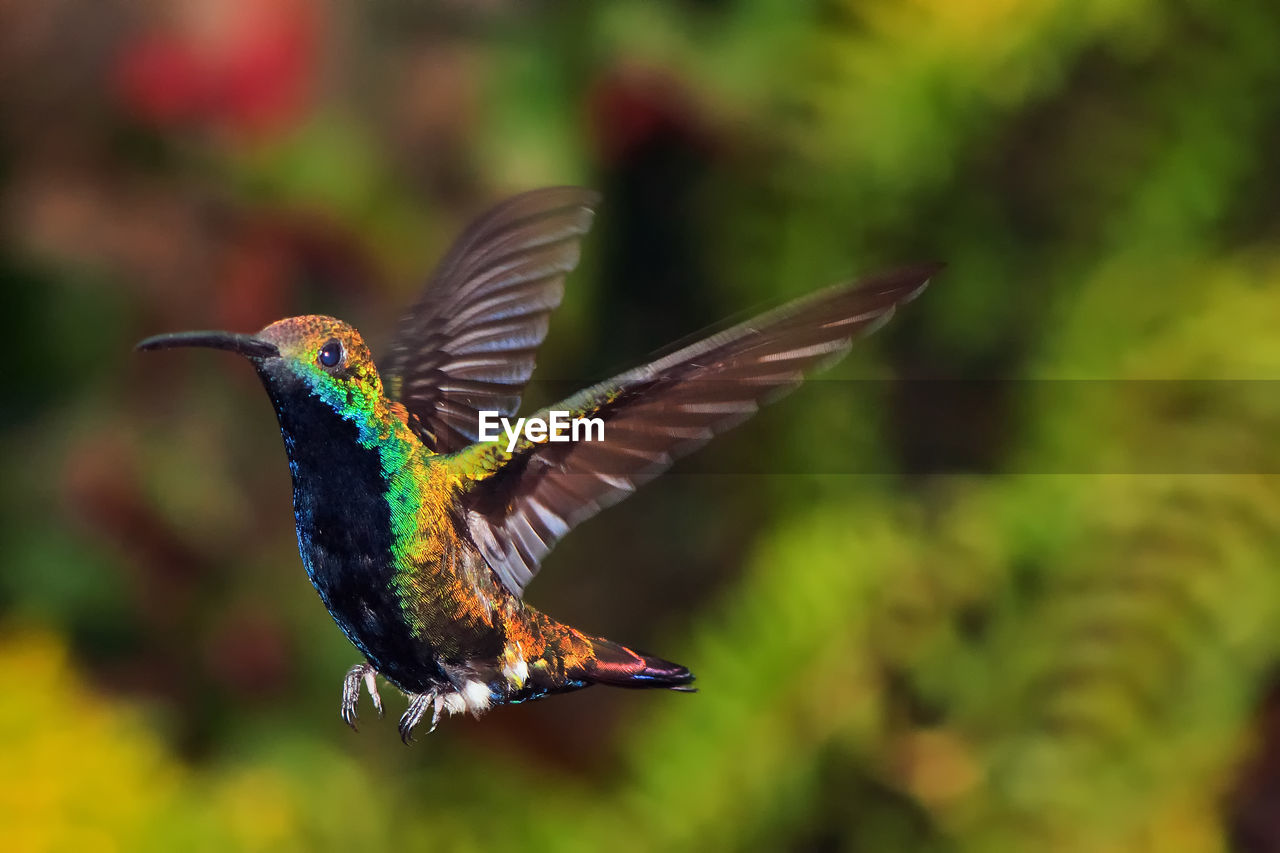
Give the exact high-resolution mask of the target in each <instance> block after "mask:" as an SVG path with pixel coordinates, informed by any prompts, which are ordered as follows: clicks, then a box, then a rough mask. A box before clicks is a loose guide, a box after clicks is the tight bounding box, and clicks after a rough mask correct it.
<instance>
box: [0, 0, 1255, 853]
mask: <svg viewBox="0 0 1280 853" xmlns="http://www.w3.org/2000/svg"><path fill="white" fill-rule="evenodd" d="M473 5H474V6H476V7H479V8H473ZM147 8H150V7H147ZM175 8H178V9H179V11H174V10H173V9H169V10H166V11H158V10H157V9H154V8H151V9H150V11H144V10H143V7H141V6H138V5H136V4H128V3H125V2H123V0H119V2H114V3H103V4H98V5H95V7H94V8H93V10H92V11H91V10H89V9H88V8H86V7H84V6H83V4H75V3H55V4H34V3H28V4H10V6H9V7H6V9H5V10H4V11H3V12H2V13H0V15H2V16H3V17H4V18H7V19H8V20H7V21H6V22H5V23H6V24H7V25H8V26H7V27H6V30H7V31H9V32H14V33H21V34H24V35H22V36H21V37H20V38H19V37H15V38H13V39H11V40H9V41H8V42H7V43H6V44H5V45H4V46H3V47H0V68H2V69H3V71H4V72H5V75H6V76H5V79H6V80H8V81H10V82H9V85H7V87H6V90H7V91H6V93H5V94H4V95H3V96H2V97H0V163H2V165H3V169H0V197H2V198H3V200H4V210H5V218H4V225H5V229H6V238H7V239H6V243H5V247H4V248H3V250H2V254H0V265H2V267H3V270H4V276H5V282H6V283H5V298H6V307H7V309H8V310H6V311H4V312H0V323H3V329H4V333H5V335H4V337H5V340H6V341H8V342H9V346H8V348H7V351H8V353H9V355H10V360H9V375H10V376H11V377H12V379H11V382H10V386H9V387H10V392H9V394H8V395H7V397H6V404H5V406H4V407H3V410H2V412H0V427H2V428H3V430H4V436H3V443H2V445H0V463H2V464H3V469H4V471H5V473H6V477H5V485H4V489H3V491H2V492H0V507H3V514H2V516H0V545H2V546H3V548H2V549H0V553H3V555H4V556H3V558H0V559H2V560H3V562H2V566H3V570H2V571H0V620H2V621H0V625H3V633H2V634H0V682H2V683H4V684H5V685H7V687H8V689H7V690H6V691H5V692H4V694H3V696H0V720H3V723H4V724H3V726H0V732H3V734H0V826H3V827H4V829H3V835H4V836H5V838H6V848H7V849H15V850H63V849H90V848H93V849H129V850H132V849H151V848H154V849H165V850H168V849H174V848H175V847H178V846H181V847H184V848H192V849H206V848H207V849H228V848H231V849H273V850H279V849H317V848H320V849H329V848H340V847H348V848H350V847H356V848H362V847H391V846H393V845H394V846H398V847H404V846H406V845H410V846H422V847H430V848H431V849H447V850H454V849H456V850H472V849H484V850H492V849H553V850H575V849H577V850H584V851H586V850H599V849H602V848H606V847H607V848H609V849H611V850H618V851H621V850H632V849H634V850H655V849H662V850H680V849H689V850H701V849H726V850H730V849H753V850H777V849H804V850H809V849H815V850H826V849H850V850H876V851H880V850H984V851H985V850H995V851H1000V850H1028V849H1046V850H1064V851H1065V850H1088V851H1109V850H1116V851H1119V850H1151V851H1162V853H1164V851H1184V850H1185V851H1210V850H1224V849H1236V850H1249V851H1252V850H1270V849H1276V848H1277V847H1278V846H1280V810H1277V808H1276V803H1280V681H1278V680H1277V678H1276V672H1277V668H1276V664H1277V661H1280V632H1278V631H1277V630H1276V629H1275V626H1276V625H1278V624H1280V574H1278V573H1277V570H1276V566H1277V565H1278V564H1280V537H1278V536H1277V530H1280V482H1278V481H1277V479H1276V476H1275V472H1277V471H1280V451H1277V450H1276V449H1275V443H1274V442H1273V441H1272V437H1273V435H1274V432H1275V424H1276V423H1277V422H1280V418H1278V416H1280V395H1275V394H1273V393H1272V391H1273V388H1274V386H1273V384H1272V380H1274V378H1275V377H1276V376H1277V375H1278V374H1280V338H1277V336H1276V335H1275V329H1276V328H1277V327H1280V299H1278V298H1277V296H1276V289H1275V288H1276V286H1277V284H1280V255H1277V251H1276V248H1275V247H1276V245H1277V237H1280V215H1278V214H1280V208H1278V207H1277V201H1276V200H1277V198H1280V193H1278V192H1277V191H1278V190H1280V168H1278V167H1277V160H1276V157H1275V150H1276V139H1277V133H1278V132H1280V96H1278V95H1277V92H1280V7H1278V6H1277V5H1276V4H1275V3H1274V2H1273V0H1237V2H1234V3H1231V4H1217V3H1210V2H1207V0H1174V2H1166V3H1155V2H1149V0H1146V1H1145V2H1144V0H1085V1H1084V2H1081V1H1080V0H1075V2H1066V1H1065V0H975V2H966V3H954V2H924V0H918V1H917V2H899V1H898V0H893V1H891V0H822V1H821V2H817V0H815V2H804V3H777V2H764V0H719V2H706V1H705V0H704V2H694V0H686V2H662V3H660V2H654V0H616V2H611V3H609V4H589V3H586V2H567V0H566V2H547V3H539V4H532V5H531V6H528V5H527V4H516V3H508V2H504V1H503V0H498V1H497V2H492V3H486V4H465V3H453V2H440V3H409V2H398V1H397V0H376V2H371V3H366V4H360V5H358V6H345V5H340V4H336V3H326V2H320V0H315V2H310V0H272V2H269V3H260V4H253V3H250V2H248V1H247V0H241V2H236V3H222V4H218V3H211V2H190V3H187V4H185V5H184V4H177V6H176V7H175ZM219 10H220V11H219ZM264 10H265V11H264ZM545 183H586V184H591V185H594V186H597V187H599V188H600V189H602V190H604V192H605V195H606V204H605V206H604V207H603V209H602V211H601V213H600V217H599V219H598V226H597V230H596V232H595V234H594V235H593V236H592V238H591V239H590V240H589V241H588V246H587V254H586V256H585V258H584V262H583V265H582V268H581V269H580V271H579V273H578V274H577V275H575V276H574V278H573V279H571V282H570V287H569V292H568V294H567V296H566V303H565V305H564V307H563V308H562V309H561V310H560V311H559V312H558V313H557V315H556V317H555V320H554V323H553V328H552V332H551V335H550V338H549V340H548V342H547V345H546V347H545V348H544V353H543V354H542V357H541V359H540V364H539V374H538V378H539V379H540V380H544V381H548V382H554V383H559V382H560V381H562V380H563V381H564V382H565V383H568V384H585V383H586V382H587V381H590V380H593V379H596V378H599V377H600V376H602V375H606V374H607V372H608V371H609V370H610V369H612V368H617V367H621V366H624V365H625V364H626V363H627V362H634V361H636V360H637V359H639V358H640V357H641V356H642V355H643V353H644V352H645V351H647V350H648V349H651V348H653V347H655V346H657V345H660V344H663V343H666V342H667V341H669V340H672V339H675V338H676V337H679V336H681V335H683V334H686V333H688V332H690V331H691V330H692V329H695V328H698V327H700V326H702V325H705V324H707V323H709V322H712V321H714V320H717V319H719V318H721V317H723V316H726V315H729V314H731V313H734V312H738V311H740V310H741V309H743V308H745V307H747V306H750V305H754V304H757V303H759V302H761V301H766V300H774V299H778V298H782V297H786V296H792V295H796V294H799V293H802V292H805V291H808V290H811V289H813V288H815V287H817V286H820V285H823V284H826V283H828V282H829V281H832V280H835V279H838V278H840V277H842V276H846V275H848V274H849V273H851V272H853V271H858V270H861V271H870V270H873V269H877V268H881V267H885V266H889V265H892V264H896V263H905V262H911V261H915V260H922V259H931V258H941V259H945V260H946V261H948V262H949V264H950V266H949V269H948V271H947V273H946V275H945V276H944V277H943V278H942V279H940V280H939V281H938V283H937V285H936V286H935V287H933V288H932V289H931V290H930V291H929V292H928V293H927V294H926V295H925V296H924V297H923V298H922V299H920V300H919V301H918V302H917V303H915V304H913V305H912V306H911V307H910V308H909V309H908V310H906V311H904V312H903V314H902V316H901V317H900V318H898V319H897V320H895V322H894V323H893V324H892V325H891V326H890V327H889V328H887V329H886V330H885V331H884V332H882V333H881V334H880V335H878V336H877V337H876V338H875V339H872V340H871V341H868V342H866V345H864V346H861V347H860V348H859V350H858V351H857V353H856V354H855V355H854V356H853V357H852V358H851V359H850V361H849V362H848V363H846V364H844V365H842V366H840V367H839V368H837V369H836V370H835V371H833V372H832V373H831V374H829V375H828V376H827V378H826V379H824V380H819V382H828V380H832V381H831V382H830V384H827V385H825V387H823V388H821V389H820V390H818V391H815V390H813V389H804V390H801V391H799V392H797V393H796V394H795V395H794V396H792V397H791V398H789V399H788V400H787V401H785V402H783V403H781V404H780V405H779V407H778V408H776V409H774V410H771V411H770V412H769V413H766V414H765V415H762V416H761V417H760V418H759V419H757V420H756V421H754V422H752V423H751V424H749V425H747V426H745V427H743V428H741V429H740V430H738V431H737V432H736V433H735V434H734V435H732V436H728V437H726V438H725V439H724V440H723V441H721V442H719V443H718V444H717V446H715V447H713V448H710V449H709V450H708V451H707V452H706V454H705V455H704V456H703V457H699V458H700V459H701V460H703V461H698V460H691V465H690V466H687V467H683V468H678V469H677V472H676V473H673V474H672V475H669V476H668V477H666V478H664V479H663V480H662V481H661V482H659V483H656V484H654V485H652V486H650V487H648V488H647V489H646V490H645V491H644V492H642V493H641V494H640V495H637V496H636V497H634V498H632V499H631V500H629V501H628V502H627V503H626V504H624V505H623V506H622V507H620V508H618V509H615V510H613V511H611V512H609V513H606V514H605V515H603V516H601V517H600V518H599V519H598V520H594V521H592V522H591V523H590V524H588V525H586V526H585V527H584V528H583V529H582V530H580V531H577V532H576V533H575V535H574V536H573V537H571V539H570V540H569V541H568V542H566V543H565V544H564V545H563V546H562V547H561V548H560V549H559V550H558V551H557V553H556V554H555V555H553V557H552V558H551V559H550V561H549V566H548V571H547V572H546V573H545V575H544V576H542V577H540V578H539V579H538V582H537V584H536V585H535V586H534V587H533V589H532V590H531V598H532V600H533V601H535V602H536V603H537V604H538V605H539V606H541V607H544V608H546V609H548V610H550V611H551V612H553V613H555V614H556V615H557V616H560V617H562V618H564V619H566V620H567V621H569V622H572V623H574V624H578V625H581V626H582V627H583V628H584V629H587V630H590V631H593V632H598V633H601V634H606V635H608V636H613V637H616V638H617V639H619V640H622V641H626V642H629V643H636V644H638V645H640V646H641V647H645V648H651V649H653V650H654V651H656V652H659V653H661V654H663V655H664V656H667V657H670V658H672V659H675V660H679V661H681V662H683V663H687V664H688V665H689V666H690V667H691V668H692V669H693V670H694V671H695V672H696V674H697V675H698V678H699V686H700V687H701V693H699V694H698V695H697V696H695V697H680V696H667V695H658V696H655V695H647V694H646V695H641V694H631V693H623V692H609V691H605V690H603V689H601V690H592V691H585V692H583V693H581V694H576V695H573V696H569V697H561V698H555V699H552V700H548V701H546V702H542V703H536V704H534V705H530V706H527V707H519V708H511V709H503V710H500V711H497V712H495V713H493V714H490V715H489V716H487V717H486V718H485V719H484V720H483V721H480V722H471V721H459V720H453V721H450V723H449V724H448V725H446V726H444V727H443V728H442V730H441V731H440V732H438V733H436V734H434V735H432V736H430V737H427V738H425V739H423V741H422V742H421V743H419V744H418V745H417V746H415V747H414V748H413V749H408V750H406V749H403V748H402V747H401V746H400V744H399V741H398V740H397V739H396V738H395V736H394V730H393V727H392V726H391V724H390V722H389V721H375V720H373V719H366V720H365V722H364V725H363V726H362V731H361V734H360V736H359V737H356V736H354V735H351V734H350V733H349V732H348V731H346V730H345V728H344V727H342V726H341V724H340V722H339V721H338V718H337V714H336V713H335V712H336V705H337V697H338V685H339V679H340V676H341V674H342V673H343V672H344V671H345V668H346V667H347V666H349V665H350V664H351V663H353V662H354V661H355V655H356V653H355V652H354V650H353V649H351V648H350V647H349V646H347V645H346V643H345V640H343V638H342V636H341V635H340V633H339V632H338V631H337V630H335V629H334V627H333V625H332V624H331V623H330V622H329V619H328V617H327V615H326V614H325V613H324V611H323V608H322V607H321V606H320V605H319V603H318V602H317V601H316V600H315V596H314V595H313V594H312V593H311V591H310V590H309V589H308V588H307V584H306V581H305V578H304V576H303V574H302V572H301V571H300V566H299V564H298V558H297V556H296V551H295V549H294V542H293V538H292V536H293V534H292V527H291V524H292V520H291V518H290V516H289V511H288V501H289V497H288V494H289V492H288V481H287V475H286V468H285V466H284V464H283V456H282V454H281V453H280V448H279V446H278V442H279V440H278V438H277V437H276V435H277V434H276V431H275V425H274V421H273V419H272V416H271V413H270V411H269V407H268V406H266V404H265V402H264V401H263V400H262V399H261V392H260V390H259V389H258V388H257V387H256V383H255V380H254V378H253V377H252V375H251V374H250V372H249V371H247V370H245V369H244V368H243V365H238V364H235V363H228V361H227V360H223V359H219V358H218V357H216V356H210V354H207V353H204V354H200V355H198V356H184V355H175V356H174V357H172V358H167V359H156V360H151V359H148V360H146V362H145V363H143V361H142V360H141V359H137V358H135V357H134V356H133V354H132V353H130V352H129V347H130V346H131V344H132V342H133V341H134V340H136V339H137V338H139V337H141V336H142V335H143V334H146V333H151V332H156V331H161V330H166V329H180V328H191V327H211V326H227V327H233V328H237V329H250V328H256V327H257V326H261V325H264V324H265V323H267V322H269V321H270V320H273V319H276V318H277V317H279V316H284V315H287V314H297V313H306V312H312V311H321V312H324V313H331V314H335V315H339V316H342V317H344V318H346V319H350V320H352V321H353V322H356V323H357V324H358V325H360V326H361V328H362V329H364V330H365V331H366V333H369V336H372V337H376V333H377V332H378V331H379V330H380V329H381V330H385V329H386V328H388V327H389V325H390V323H391V322H392V321H393V319H394V316H395V312H396V310H397V308H398V306H400V305H403V304H404V303H405V302H407V301H408V300H409V299H410V298H411V297H412V295H413V293H414V292H415V290H416V288H417V287H418V286H419V283H420V281H421V277H422V275H423V272H424V270H425V268H426V265H427V264H428V263H429V261H430V259H432V258H434V257H436V256H438V254H439V253H440V252H441V251H442V250H443V249H444V247H445V246H446V245H447V243H448V241H449V239H450V238H451V236H452V235H453V234H454V233H455V232H456V230H457V229H458V228H459V227H460V226H461V225H462V224H463V222H464V221H465V219H466V217H467V216H468V215H469V214H470V213H473V212H475V211H476V210H477V209H478V208H479V207H480V206H481V205H482V204H483V203H484V202H485V201H488V200H492V199H495V198H497V197H499V196H501V195H502V194H504V193H506V192H511V191H516V190H520V189H525V188H529V187H532V186H537V185H541V184H545ZM869 378H870V379H874V380H881V379H886V380H887V379H894V378H898V379H903V380H906V381H904V382H900V383H899V382H880V381H861V380H866V379H869ZM838 380H846V381H838ZM919 380H931V381H919ZM988 380H994V381H993V382H991V383H990V385H989V386H987V393H984V394H983V395H982V396H981V401H982V405H981V406H977V405H974V404H972V400H970V404H969V405H965V404H963V401H964V400H966V399H968V398H965V397H963V395H962V396H960V397H955V398H952V397H949V396H948V395H949V394H950V393H951V391H949V390H948V389H953V388H955V387H957V386H962V385H963V383H965V382H975V381H977V382H982V381H988ZM554 387H557V388H558V387H560V385H559V384H556V385H555V386H554ZM833 389H834V390H833ZM940 399H941V400H942V402H940V401H939V400H940ZM949 399H954V400H960V401H961V403H960V404H957V405H947V404H946V403H945V401H946V400H949ZM974 399H977V398H974ZM708 460H709V461H708ZM858 471H866V472H875V473H867V474H851V473H847V472H858ZM681 472H683V473H681ZM727 472H728V473H727ZM801 472H807V473H801ZM840 472H846V473H840ZM620 543H622V544H621V545H620ZM362 710H364V711H365V713H366V716H367V715H368V714H369V711H368V708H367V706H362ZM391 710H392V712H393V713H398V711H399V707H398V706H397V705H395V703H394V702H392V708H391Z"/></svg>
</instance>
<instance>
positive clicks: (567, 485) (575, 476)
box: [457, 264, 941, 595]
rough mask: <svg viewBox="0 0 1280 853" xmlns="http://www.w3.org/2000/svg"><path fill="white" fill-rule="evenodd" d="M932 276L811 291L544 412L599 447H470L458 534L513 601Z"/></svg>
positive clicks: (463, 461)
mask: <svg viewBox="0 0 1280 853" xmlns="http://www.w3.org/2000/svg"><path fill="white" fill-rule="evenodd" d="M940 266H941V265H938V264H934V265H928V266H918V267H912V268H909V269H903V270H898V271H896V272H890V273H886V274H882V275H878V276H875V277H872V278H870V279H866V280H864V281H862V282H858V283H855V284H851V285H841V286H837V287H833V288H829V289H827V290H823V291H819V292H817V293H814V294H812V295H810V296H808V297H805V298H802V299H799V300H796V301H795V302H791V303H789V304H787V305H784V306H782V307H781V308H778V309H776V310H774V311H770V312H768V313H766V314H763V315H761V316H759V317H756V318H754V319H752V320H749V321H747V322H745V323H741V324H739V325H737V326H734V327H732V328H730V329H728V330H726V331H724V332H721V333H719V334H716V335H712V336H711V337H709V338H706V339H704V340H702V341H699V342H698V343H695V344H693V345H691V346H688V347H685V348H683V349H680V350H678V351H676V352H674V353H672V354H670V355H668V356H665V357H663V358H660V359H658V360H657V361H654V362H651V363H650V364H646V365H644V366H643V367H638V368H635V369H634V370H630V371H628V372H626V373H623V374H621V375H619V376H616V377H614V378H613V379H610V380H608V381H606V382H602V383H600V384H599V385H595V386H593V387H591V388H588V389H586V390H585V391H582V392H580V393H579V394H577V395H575V396H573V397H571V398H569V399H568V400H565V401H564V402H561V403H558V404H556V405H554V406H550V407H548V408H547V409H544V410H543V411H542V412H539V413H538V415H536V416H535V417H541V418H543V419H549V418H550V412H551V411H553V410H556V411H568V412H570V413H571V415H570V416H571V417H590V418H599V419H601V420H602V421H603V440H595V441H588V440H577V441H569V442H533V441H530V440H528V439H527V438H524V437H523V435H522V436H521V439H520V441H519V443H517V444H516V445H515V446H514V448H512V449H511V450H507V447H506V444H507V442H505V441H502V440H500V441H499V442H497V443H486V444H477V445H473V446H472V447H470V448H468V449H467V450H466V451H463V452H462V453H461V454H459V456H458V457H457V463H458V464H459V465H460V466H461V468H460V469H459V470H460V472H461V473H462V474H463V476H464V477H470V478H472V480H473V482H472V483H471V485H470V486H469V488H468V489H467V490H466V492H465V493H464V495H463V498H462V505H461V510H462V511H461V515H460V523H461V525H462V526H464V527H465V529H466V532H468V533H469V534H470V536H471V538H472V540H473V541H474V542H475V544H476V545H477V547H479V549H480V550H481V552H482V553H483V554H484V556H485V559H486V561H487V562H488V564H489V566H490V568H492V569H493V571H494V572H495V573H496V574H497V576H498V578H499V580H501V581H502V583H503V585H504V586H506V588H507V589H509V590H510V591H511V592H512V593H514V594H515V595H520V594H521V593H522V592H523V590H524V588H525V586H526V585H527V584H528V583H529V581H530V580H532V579H533V576H534V574H535V573H536V572H537V571H538V566H539V564H540V562H541V561H542V558H543V557H545V556H546V555H547V553H548V552H550V550H551V549H552V547H554V545H555V544H556V543H557V542H558V541H559V540H560V539H561V538H562V537H563V536H564V535H565V534H566V533H568V532H569V531H570V530H571V529H572V528H573V527H575V526H576V525H577V524H579V523H580V522H582V521H583V520H585V519H587V518H590V517H591V516H593V515H595V514H596V513H597V512H599V511H600V510H601V509H603V508H604V507H607V506H610V505H612V504H614V503H617V502H618V501H620V500H622V499H623V498H625V497H626V496H627V495H629V494H630V493H631V492H633V491H635V490H636V488H637V487H639V486H640V485H641V484H643V483H645V482H648V481H649V480H651V479H653V478H654V477H656V476H657V475H658V474H660V473H662V471H664V470H666V469H667V468H668V467H669V466H670V465H671V463H672V461H673V460H675V459H676V458H678V457H680V456H684V455H685V454H687V453H689V452H690V451H692V450H695V449H696V448H698V447H701V446H702V445H703V444H705V443H706V442H707V441H709V440H710V439H711V438H712V437H713V436H714V435H716V434H718V433H721V432H724V431H725V430H727V429H729V428H730V427H733V426H736V425H737V424H740V423H742V422H743V421H744V420H746V419H747V418H749V417H751V415H753V414H754V413H755V412H756V411H757V409H759V407H760V406H761V405H763V404H765V403H769V402H772V401H773V400H776V399H778V398H779V397H781V396H782V395H784V394H786V393H787V392H788V391H790V390H792V389H793V388H795V387H796V386H797V385H799V384H800V382H801V381H802V380H803V379H804V376H805V374H807V373H808V372H810V371H812V370H815V369H817V368H820V367H823V366H826V365H829V364H831V363H833V362H835V361H837V360H839V359H840V358H841V357H842V356H844V355H845V354H846V353H847V352H848V351H849V348H850V345H851V341H852V340H853V338H854V337H856V336H859V335H865V334H868V333H870V332H872V331H874V330H875V329H876V328H878V327H879V326H880V325H881V324H882V323H884V322H886V321H887V320H888V319H889V317H890V316H892V314H893V312H894V309H895V308H896V307H897V306H898V305H901V304H902V303H904V302H906V301H908V300H910V299H912V298H913V297H915V296H916V295H917V294H919V293H920V292H921V291H922V290H923V289H924V287H925V286H926V285H927V284H928V281H929V279H930V277H931V276H932V275H933V274H934V273H935V272H937V271H938V269H940Z"/></svg>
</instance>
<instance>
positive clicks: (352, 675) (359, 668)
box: [338, 663, 382, 732]
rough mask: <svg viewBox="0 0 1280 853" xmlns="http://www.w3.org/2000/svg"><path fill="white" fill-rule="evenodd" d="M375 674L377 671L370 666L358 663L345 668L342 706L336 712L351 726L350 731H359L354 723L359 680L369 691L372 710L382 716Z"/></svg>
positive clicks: (358, 696)
mask: <svg viewBox="0 0 1280 853" xmlns="http://www.w3.org/2000/svg"><path fill="white" fill-rule="evenodd" d="M377 676H378V671H377V670H375V669H374V668H373V667H372V666H370V665H369V664H367V663H360V664H356V665H355V666H353V667H351V669H349V670H347V675H346V678H344V679H343V680H342V707H341V708H340V709H339V711H338V713H339V714H341V716H342V722H344V723H346V724H347V725H348V726H351V730H352V731H356V732H358V731H360V729H359V727H358V726H357V725H356V717H357V714H356V704H357V703H358V702H359V701H360V682H361V681H364V685H365V688H366V689H367V690H368V691H369V698H370V699H371V700H372V701H373V708H374V710H375V711H377V712H378V716H379V717H381V716H382V697H381V696H379V695H378V682H377V680H376V679H377Z"/></svg>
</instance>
